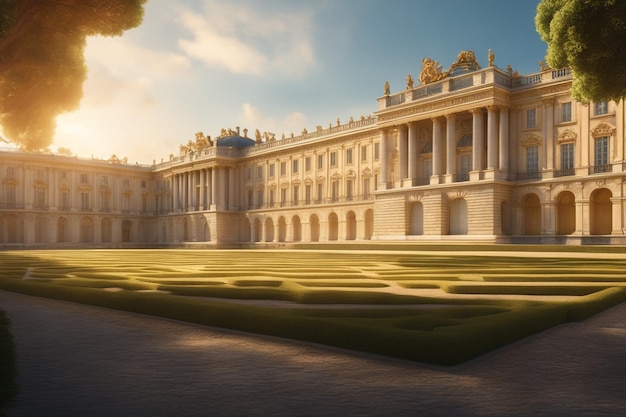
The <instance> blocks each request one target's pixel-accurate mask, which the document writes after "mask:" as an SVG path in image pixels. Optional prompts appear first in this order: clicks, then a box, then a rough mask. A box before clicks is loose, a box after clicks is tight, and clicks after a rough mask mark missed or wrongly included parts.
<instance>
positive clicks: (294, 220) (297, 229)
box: [291, 216, 302, 242]
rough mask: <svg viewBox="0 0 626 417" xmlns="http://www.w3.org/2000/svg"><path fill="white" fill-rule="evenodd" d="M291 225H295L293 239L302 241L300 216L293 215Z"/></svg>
mask: <svg viewBox="0 0 626 417" xmlns="http://www.w3.org/2000/svg"><path fill="white" fill-rule="evenodd" d="M291 225H292V226H291V227H293V241H294V242H300V241H301V240H302V224H301V223H300V217H298V216H293V218H292V219H291Z"/></svg>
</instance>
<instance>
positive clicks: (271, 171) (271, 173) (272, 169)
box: [270, 164, 274, 178]
mask: <svg viewBox="0 0 626 417" xmlns="http://www.w3.org/2000/svg"><path fill="white" fill-rule="evenodd" d="M270 178H274V164H270Z"/></svg>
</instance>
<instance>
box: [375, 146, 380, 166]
mask: <svg viewBox="0 0 626 417" xmlns="http://www.w3.org/2000/svg"><path fill="white" fill-rule="evenodd" d="M379 159H380V142H379V143H375V144H374V161H378V160H379Z"/></svg>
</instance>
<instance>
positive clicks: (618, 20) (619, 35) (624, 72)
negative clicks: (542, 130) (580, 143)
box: [535, 0, 626, 102]
mask: <svg viewBox="0 0 626 417" xmlns="http://www.w3.org/2000/svg"><path fill="white" fill-rule="evenodd" d="M535 26H536V28H537V32H539V35H540V36H541V39H543V40H544V41H545V42H546V43H547V44H548V50H547V54H546V61H547V63H548V65H550V66H551V67H552V68H564V67H569V68H570V69H571V70H572V72H573V74H574V81H573V85H572V95H573V96H574V97H575V98H576V99H577V100H580V101H583V102H588V101H599V100H619V99H621V98H623V97H626V53H624V40H625V39H626V1H624V0H542V1H541V3H539V5H538V6H537V15H536V17H535Z"/></svg>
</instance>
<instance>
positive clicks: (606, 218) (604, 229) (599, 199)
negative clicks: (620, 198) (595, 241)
mask: <svg viewBox="0 0 626 417" xmlns="http://www.w3.org/2000/svg"><path fill="white" fill-rule="evenodd" d="M612 196H613V195H612V194H611V191H609V190H608V189H606V188H600V189H597V190H595V191H594V192H592V193H591V196H590V197H589V216H590V219H589V225H590V230H589V233H590V234H592V235H610V234H611V232H612V230H613V212H612V211H613V205H612V203H611V197H612Z"/></svg>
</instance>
